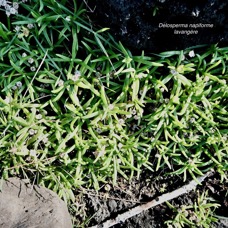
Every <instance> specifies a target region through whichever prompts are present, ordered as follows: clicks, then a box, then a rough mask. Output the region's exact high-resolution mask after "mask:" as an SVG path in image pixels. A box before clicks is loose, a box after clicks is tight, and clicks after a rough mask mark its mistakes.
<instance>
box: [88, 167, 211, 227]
mask: <svg viewBox="0 0 228 228" xmlns="http://www.w3.org/2000/svg"><path fill="white" fill-rule="evenodd" d="M211 173H212V172H211V171H210V172H207V173H206V174H205V175H204V176H201V177H198V178H197V181H196V180H192V181H190V182H189V183H188V184H186V185H184V186H183V187H181V188H178V189H176V190H174V191H172V192H169V193H166V194H163V195H162V196H160V197H158V198H156V199H154V200H152V201H150V202H148V203H145V204H142V205H140V206H137V207H134V208H132V209H130V210H128V211H127V212H125V213H123V214H119V215H118V216H116V218H114V219H109V220H107V221H106V222H104V223H102V224H99V225H95V226H92V227H90V228H109V227H111V226H114V225H116V224H118V223H120V222H124V221H125V220H126V219H129V218H131V217H133V216H135V215H138V214H140V213H142V212H143V211H145V210H148V209H150V208H152V207H155V206H157V205H159V204H162V203H164V202H166V201H169V200H171V199H174V198H176V197H178V196H180V195H183V194H186V193H188V192H190V191H191V190H193V189H194V188H195V187H196V186H197V185H198V184H200V183H201V182H203V181H204V179H205V178H206V177H208V176H209V175H210V174H211Z"/></svg>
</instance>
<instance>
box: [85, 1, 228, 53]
mask: <svg viewBox="0 0 228 228" xmlns="http://www.w3.org/2000/svg"><path fill="white" fill-rule="evenodd" d="M87 6H89V8H88V15H89V17H90V18H91V19H92V21H93V22H94V24H95V25H100V26H102V27H108V28H110V32H111V34H112V35H114V37H115V38H116V39H117V40H120V41H121V42H122V43H123V44H124V45H126V46H127V47H129V48H130V49H131V50H132V51H134V50H145V51H146V52H148V51H150V52H151V51H152V52H154V51H166V50H171V49H172V50H174V49H184V48H187V47H191V46H195V45H200V44H215V43H219V45H220V46H223V45H225V46H226V45H228V13H227V12H228V1H227V0H226V1H224V0H131V1H129V0H89V1H87ZM171 24H175V25H177V24H187V28H184V27H179V28H167V26H170V25H171ZM190 24H192V25H190ZM206 24H210V25H212V26H213V27H212V28H211V26H210V27H207V28H205V26H206ZM159 25H160V26H159ZM190 26H191V27H190ZM195 26H199V27H198V28H195ZM188 31H190V32H188ZM175 33H184V34H175ZM188 33H190V34H189V35H188ZM195 33H197V34H195Z"/></svg>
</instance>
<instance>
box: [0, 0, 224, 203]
mask: <svg viewBox="0 0 228 228" xmlns="http://www.w3.org/2000/svg"><path fill="white" fill-rule="evenodd" d="M0 9H1V11H4V10H5V9H4V7H2V8H0ZM84 13H85V9H84V6H83V5H78V4H77V1H76V0H74V1H71V3H69V2H68V1H66V0H61V1H52V0H41V1H34V0H30V1H27V2H25V1H22V2H19V8H18V14H14V15H5V18H4V16H3V19H2V22H1V23H0V132H1V136H0V161H1V163H0V172H1V177H2V178H8V177H9V176H15V175H17V176H23V177H26V178H29V179H35V180H36V181H37V182H38V183H39V184H41V185H44V186H46V187H48V188H50V189H52V190H54V191H56V192H57V193H58V194H59V196H60V197H62V198H64V199H65V200H66V201H67V200H69V199H71V200H72V201H74V194H73V191H72V190H73V189H75V188H77V187H80V186H82V185H83V186H86V187H91V186H93V187H94V188H95V189H99V186H100V184H101V183H105V182H106V181H107V180H109V179H110V178H111V179H112V181H113V184H117V176H118V175H122V176H123V177H124V178H126V179H131V178H132V177H133V176H135V175H137V176H139V175H140V173H141V171H142V169H148V170H150V171H151V172H153V171H154V170H159V169H164V168H165V167H166V168H168V169H169V170H170V172H169V173H172V174H175V175H183V178H184V181H185V180H187V178H188V177H192V178H194V179H196V176H197V175H203V173H205V172H207V171H208V170H210V169H214V170H216V171H217V172H219V173H220V175H221V179H224V178H226V175H225V171H226V170H227V160H228V149H227V148H228V140H227V136H228V128H227V126H228V112H227V110H228V102H227V101H228V86H227V81H228V70H227V58H228V57H227V56H228V48H220V47H218V46H217V45H212V46H211V47H206V46H197V47H194V48H192V49H187V50H182V51H169V52H164V53H160V54H150V55H145V54H144V52H142V54H141V55H139V56H135V55H132V53H131V52H130V51H129V50H128V49H126V48H125V47H124V46H123V45H122V44H121V43H118V42H116V41H115V40H114V39H113V37H112V36H111V35H109V34H108V33H107V32H106V29H101V30H96V29H95V28H93V26H92V25H91V24H90V22H89V21H88V19H87V17H86V16H85V14H84Z"/></svg>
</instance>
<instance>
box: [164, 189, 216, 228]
mask: <svg viewBox="0 0 228 228" xmlns="http://www.w3.org/2000/svg"><path fill="white" fill-rule="evenodd" d="M207 194H208V193H207V192H204V193H203V194H202V195H198V199H197V201H196V202H194V205H183V206H182V207H181V208H178V209H177V208H175V207H174V206H173V205H172V204H170V203H167V204H168V206H169V207H170V209H172V211H173V212H174V213H175V216H174V218H173V219H172V220H168V221H166V222H165V224H167V227H168V228H181V227H204V228H210V227H212V223H213V222H216V221H217V220H218V219H217V218H215V217H213V212H214V210H215V209H216V208H218V207H219V206H220V205H219V204H217V203H215V202H213V201H214V200H213V199H211V198H209V197H207Z"/></svg>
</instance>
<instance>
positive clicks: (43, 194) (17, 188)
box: [0, 178, 72, 228]
mask: <svg viewBox="0 0 228 228" xmlns="http://www.w3.org/2000/svg"><path fill="white" fill-rule="evenodd" d="M1 186H2V187H1V192H0V211H1V213H0V227H2V228H13V227H17V228H18V227H23V228H41V227H42V228H72V223H71V218H70V214H69V212H68V210H67V206H66V204H65V203H64V202H63V201H62V200H61V199H60V198H59V197H58V196H57V194H56V193H54V192H52V191H51V190H49V189H46V188H44V187H40V186H37V185H34V186H32V185H31V184H30V183H29V182H28V181H26V180H20V179H18V178H9V179H8V180H7V181H3V183H2V185H1Z"/></svg>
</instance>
